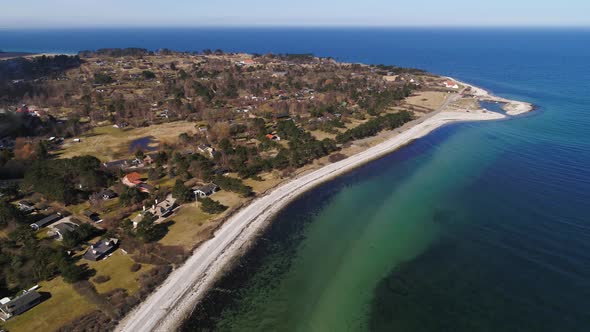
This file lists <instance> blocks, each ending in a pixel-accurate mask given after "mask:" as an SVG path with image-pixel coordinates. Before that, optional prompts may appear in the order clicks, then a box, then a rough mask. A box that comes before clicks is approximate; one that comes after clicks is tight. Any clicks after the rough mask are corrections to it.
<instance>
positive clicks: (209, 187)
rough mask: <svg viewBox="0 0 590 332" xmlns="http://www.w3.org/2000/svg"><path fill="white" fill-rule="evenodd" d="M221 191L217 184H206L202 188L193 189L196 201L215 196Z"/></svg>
mask: <svg viewBox="0 0 590 332" xmlns="http://www.w3.org/2000/svg"><path fill="white" fill-rule="evenodd" d="M218 191H219V187H218V186H217V185H216V184H215V183H210V184H206V185H204V186H202V187H195V188H193V193H194V195H195V198H196V199H199V198H205V197H208V196H211V195H213V194H214V193H216V192H218Z"/></svg>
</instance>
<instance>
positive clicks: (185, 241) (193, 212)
mask: <svg viewBox="0 0 590 332" xmlns="http://www.w3.org/2000/svg"><path fill="white" fill-rule="evenodd" d="M212 217H213V216H211V215H209V214H206V213H204V212H202V211H201V209H199V208H198V206H197V203H192V204H185V205H183V206H181V207H180V209H178V211H177V212H176V214H175V215H174V216H172V217H171V218H170V220H173V221H174V224H173V225H171V226H170V227H169V228H168V234H166V236H165V237H164V238H163V239H161V240H160V241H159V243H161V244H164V245H170V246H178V245H180V246H183V247H184V248H185V249H187V250H190V249H192V248H193V246H194V245H195V244H197V243H199V242H201V241H203V240H205V239H207V238H209V236H210V234H211V233H210V232H207V231H205V230H206V229H208V228H209V229H213V227H212V226H214V224H213V223H211V219H212Z"/></svg>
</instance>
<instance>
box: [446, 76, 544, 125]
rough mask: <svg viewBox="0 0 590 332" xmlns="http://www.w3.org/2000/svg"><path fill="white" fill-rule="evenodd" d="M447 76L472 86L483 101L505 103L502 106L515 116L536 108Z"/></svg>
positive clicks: (474, 92)
mask: <svg viewBox="0 0 590 332" xmlns="http://www.w3.org/2000/svg"><path fill="white" fill-rule="evenodd" d="M447 78H448V79H450V80H454V81H455V82H457V83H459V84H461V85H463V86H466V87H470V88H471V91H470V93H471V94H473V95H474V96H475V97H477V98H478V99H479V100H481V101H491V102H498V103H502V104H504V106H502V108H503V109H504V110H505V111H506V114H508V115H513V116H514V115H520V114H523V113H527V112H530V111H532V110H533V108H534V106H533V105H532V104H531V103H527V102H524V101H518V100H511V99H506V98H502V97H498V96H495V95H493V94H491V93H490V92H489V91H487V90H484V89H482V88H480V87H477V86H474V85H471V84H469V83H465V82H461V81H459V80H456V79H454V78H452V77H447Z"/></svg>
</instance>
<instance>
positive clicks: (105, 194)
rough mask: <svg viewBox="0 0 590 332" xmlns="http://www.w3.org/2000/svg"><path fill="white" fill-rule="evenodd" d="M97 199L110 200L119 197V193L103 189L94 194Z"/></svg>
mask: <svg viewBox="0 0 590 332" xmlns="http://www.w3.org/2000/svg"><path fill="white" fill-rule="evenodd" d="M92 196H93V197H94V198H96V199H102V200H104V201H108V200H109V199H112V198H115V197H117V193H116V192H114V191H112V190H110V189H102V190H101V191H99V192H97V193H94V194H93V195H92Z"/></svg>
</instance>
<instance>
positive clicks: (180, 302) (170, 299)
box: [116, 82, 533, 332]
mask: <svg viewBox="0 0 590 332" xmlns="http://www.w3.org/2000/svg"><path fill="white" fill-rule="evenodd" d="M460 83H461V84H463V85H465V86H470V87H471V93H472V94H474V95H475V96H476V97H477V98H478V99H480V100H489V101H498V102H502V103H505V104H506V105H505V106H504V108H505V110H506V111H507V114H509V115H516V114H521V113H524V112H528V111H531V110H532V109H533V106H532V105H531V104H528V103H524V102H518V101H512V100H507V99H504V98H500V97H496V96H493V95H491V94H490V93H488V92H487V91H485V90H483V89H480V88H477V87H474V86H471V85H469V84H466V83H463V82H460ZM504 118H507V117H506V116H505V115H503V114H500V113H494V112H488V111H484V110H479V111H475V112H474V111H471V112H459V111H453V112H451V111H445V110H442V111H439V112H436V113H434V114H432V115H431V116H428V117H425V118H423V119H421V120H418V121H417V123H416V124H415V125H414V126H413V127H411V128H408V129H404V130H403V131H402V132H401V133H394V132H391V137H390V138H388V139H386V140H385V141H383V142H381V143H379V144H377V145H375V146H372V147H370V148H368V149H367V150H364V151H362V152H360V153H358V154H355V155H353V156H350V157H348V158H346V159H344V160H341V161H338V162H335V163H332V164H329V165H326V166H323V167H321V168H319V169H316V170H313V171H309V172H307V173H303V174H300V175H298V176H297V177H295V178H293V179H291V180H289V181H287V182H285V183H283V184H282V185H280V186H278V187H276V188H275V189H273V190H271V191H270V192H268V193H266V194H265V195H263V196H261V197H258V198H257V199H255V200H254V201H253V202H252V203H251V204H249V205H247V206H245V207H244V208H242V209H241V210H239V211H237V212H236V213H235V214H234V215H233V216H231V217H230V218H229V219H228V220H227V221H226V222H225V223H224V224H223V225H222V226H221V227H220V228H219V229H218V230H217V232H216V233H215V236H214V237H213V238H212V239H210V240H208V241H207V242H205V243H204V244H202V245H201V246H200V247H198V248H197V249H196V250H195V251H194V252H193V254H192V255H191V256H190V257H189V258H188V259H187V261H186V262H185V263H184V265H182V266H181V267H179V268H177V269H176V270H174V271H173V272H172V273H171V274H170V276H169V277H168V278H167V279H166V281H165V282H164V283H163V284H162V285H161V286H160V287H159V288H158V289H157V290H156V291H154V293H152V294H151V295H150V296H149V297H148V298H147V299H146V300H145V301H143V302H142V303H141V304H140V305H139V306H138V307H136V308H135V309H134V310H133V311H131V312H130V313H129V314H128V315H127V317H126V318H125V319H124V320H122V321H121V322H120V323H119V325H118V327H117V329H116V330H117V331H125V332H135V331H173V330H176V329H177V328H178V327H179V325H180V324H182V322H183V321H184V319H186V318H187V316H188V315H190V313H191V311H192V309H193V307H194V306H195V304H196V303H197V302H198V301H199V299H200V298H201V297H202V296H204V295H205V294H206V292H207V290H208V289H209V288H210V287H211V286H212V285H213V284H214V282H215V281H216V278H217V277H218V276H220V274H221V273H223V272H224V270H225V269H226V268H227V267H228V266H229V265H230V264H231V263H232V260H233V259H234V258H235V257H237V256H239V255H240V254H242V253H243V252H244V249H245V248H247V247H248V245H249V244H250V243H251V241H252V240H253V239H255V238H256V235H257V234H259V232H260V231H261V230H263V229H264V227H265V226H266V225H267V224H268V223H269V222H270V221H271V219H272V217H273V216H274V215H275V214H276V213H278V212H279V211H280V210H281V209H283V208H284V207H285V206H286V205H287V204H289V203H290V202H291V201H292V200H294V199H296V198H297V197H298V196H299V195H301V194H303V193H304V192H306V191H308V190H310V189H312V188H314V187H315V186H317V185H319V184H321V183H323V182H326V181H329V180H330V179H333V178H335V177H337V176H339V175H342V174H344V173H346V172H349V171H351V170H353V169H355V168H357V167H359V166H361V165H363V164H365V163H367V162H369V161H372V160H375V159H377V158H379V157H382V156H384V155H386V154H389V153H391V152H393V151H395V150H396V149H398V148H400V147H402V146H404V145H406V144H409V143H410V142H412V141H413V140H415V139H418V138H420V137H423V136H425V135H427V134H428V133H430V132H432V131H433V130H435V129H437V128H440V127H442V126H444V125H446V124H449V123H453V122H462V121H485V120H499V119H504Z"/></svg>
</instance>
